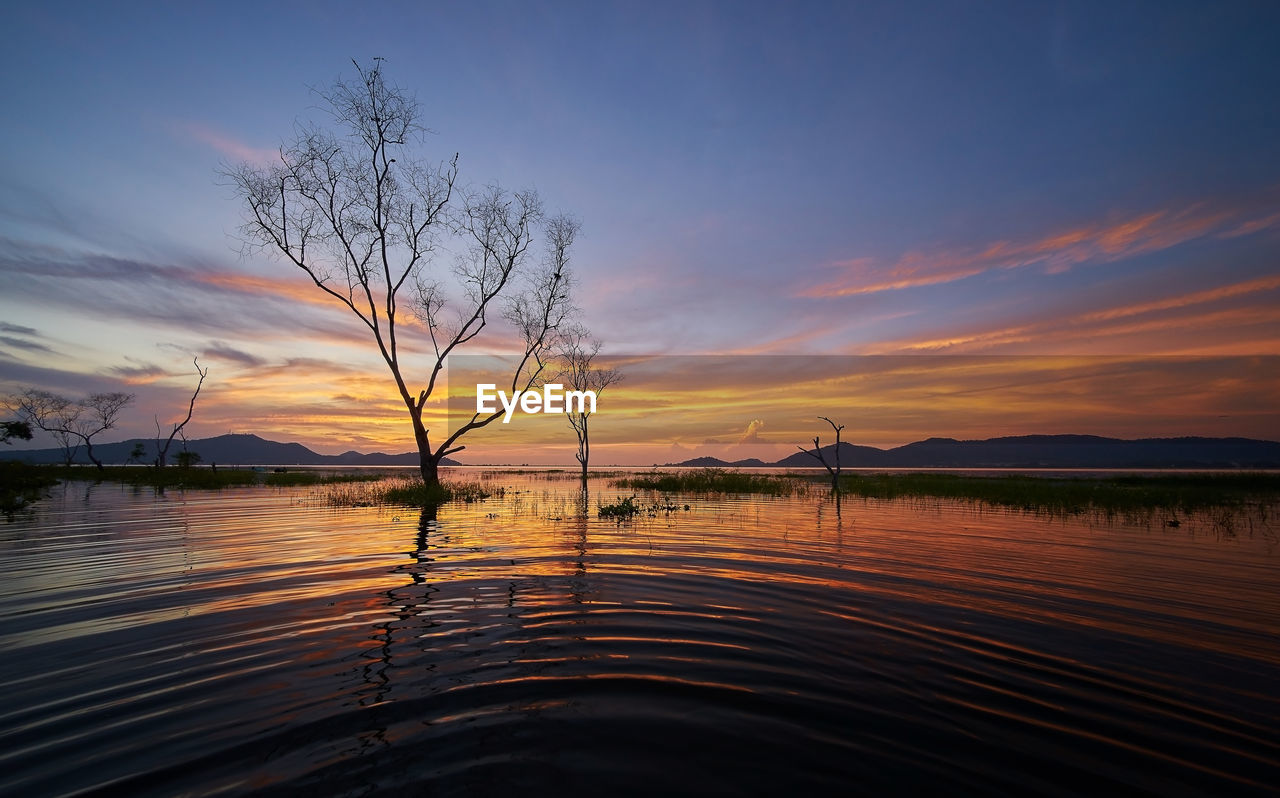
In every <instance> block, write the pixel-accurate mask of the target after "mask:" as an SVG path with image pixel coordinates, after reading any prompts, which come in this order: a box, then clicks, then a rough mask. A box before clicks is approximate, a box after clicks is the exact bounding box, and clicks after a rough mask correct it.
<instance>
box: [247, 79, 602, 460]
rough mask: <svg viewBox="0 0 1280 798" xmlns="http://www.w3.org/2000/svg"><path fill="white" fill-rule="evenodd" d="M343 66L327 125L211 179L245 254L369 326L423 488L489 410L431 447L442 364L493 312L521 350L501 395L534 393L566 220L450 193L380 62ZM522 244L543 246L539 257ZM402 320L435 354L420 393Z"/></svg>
mask: <svg viewBox="0 0 1280 798" xmlns="http://www.w3.org/2000/svg"><path fill="white" fill-rule="evenodd" d="M356 70H357V73H358V75H359V80H358V81H357V82H352V83H348V82H344V81H342V80H339V81H338V82H337V83H335V84H334V85H333V86H332V87H331V88H330V89H329V90H328V91H327V92H323V93H321V97H322V99H323V101H324V104H325V105H326V106H327V107H328V110H329V112H330V114H331V115H332V118H333V122H334V129H333V130H329V129H324V128H321V127H317V126H300V127H299V128H298V131H297V135H296V137H295V139H294V140H293V141H292V142H291V143H288V144H286V145H285V146H282V147H281V149H280V160H279V163H276V164H273V165H270V166H264V167H260V166H254V165H250V164H242V165H240V166H238V167H233V168H228V169H225V170H224V171H223V174H224V176H225V177H226V178H228V180H229V182H230V184H231V186H232V187H233V188H234V190H235V192H236V194H237V196H238V198H239V199H240V200H241V201H242V202H243V204H244V208H245V210H246V218H245V224H244V226H243V227H242V232H243V234H244V238H245V242H246V248H247V249H248V250H249V251H258V250H266V251H270V252H272V253H274V254H276V255H278V256H280V257H283V258H284V259H285V260H286V261H288V262H290V263H292V264H293V265H295V266H297V267H298V268H299V269H301V270H302V271H303V272H305V273H306V275H307V276H308V277H309V278H310V279H311V281H312V282H313V283H314V284H315V286H316V288H317V289H319V290H321V291H323V292H325V293H326V294H328V295H329V296H330V297H332V298H333V299H334V300H335V301H336V302H338V303H340V304H341V305H343V306H344V307H346V308H347V309H348V310H349V311H350V312H351V313H352V314H354V315H355V316H356V318H357V319H359V321H360V323H361V324H362V325H363V326H364V327H365V328H366V329H367V330H368V334H369V335H370V337H371V338H372V341H373V344H374V345H375V346H376V347H377V349H378V353H379V354H380V355H381V356H382V359H383V361H384V362H385V363H386V364H387V368H388V369H389V370H390V371H391V376H392V379H393V380H394V382H395V386H396V391H397V393H398V394H399V396H400V398H401V400H402V401H403V402H404V404H405V407H406V408H407V409H408V412H409V419H410V422H411V424H412V426H413V435H414V440H415V442H416V443H417V446H418V453H419V463H420V468H421V473H422V478H423V480H424V481H425V482H427V483H428V484H431V483H435V482H437V481H438V479H439V476H438V466H439V463H440V461H441V460H442V459H443V458H444V457H445V456H446V455H448V454H452V453H454V452H457V451H459V450H461V449H462V448H464V447H463V446H461V445H457V443H456V442H457V441H458V439H459V438H461V437H462V436H463V435H465V434H466V433H467V432H470V431H471V430H474V429H477V428H479V427H483V426H485V425H487V424H489V423H491V422H492V421H494V420H495V419H497V418H499V417H501V415H502V414H501V413H495V414H493V415H483V416H482V415H479V414H476V415H474V416H472V418H471V419H470V420H468V421H466V422H465V423H462V424H460V425H459V426H458V428H457V429H456V430H454V431H453V433H452V434H449V435H447V436H442V440H441V441H440V443H439V444H438V445H436V446H434V447H433V446H432V442H431V438H430V435H429V431H428V430H427V428H426V426H425V424H424V423H423V418H422V416H423V410H424V408H425V407H426V405H427V402H428V400H429V399H430V398H431V396H432V394H433V392H434V390H435V388H436V385H437V380H438V378H439V376H440V372H441V371H442V370H443V369H444V366H445V360H446V358H447V357H448V356H449V355H450V354H452V353H454V352H455V350H457V349H458V348H459V347H463V346H465V345H466V344H468V343H470V342H472V341H473V340H475V338H476V337H477V336H478V335H479V334H480V332H481V331H482V330H483V329H484V328H485V327H486V325H487V324H488V323H489V321H490V320H491V318H492V317H493V316H494V315H500V316H502V317H504V318H505V319H506V320H507V321H508V322H509V323H511V324H512V325H513V326H514V327H515V329H516V331H517V332H518V333H519V335H520V337H521V339H522V341H523V350H524V351H523V353H522V357H521V358H520V359H519V361H518V365H517V366H516V367H515V368H514V370H513V373H512V378H511V387H512V391H516V390H524V389H527V388H528V387H530V386H531V385H532V384H533V382H534V381H535V380H536V379H537V377H538V374H539V373H540V372H541V371H542V369H543V367H544V365H545V361H544V354H545V350H546V349H547V347H548V345H549V344H550V342H551V339H552V337H553V336H554V334H555V332H556V330H557V329H559V327H560V326H561V325H562V324H563V323H564V322H565V320H566V318H567V317H568V315H569V314H570V313H571V311H572V310H573V309H572V306H571V304H570V301H569V289H570V283H571V279H570V274H569V268H568V267H569V251H570V248H571V247H572V245H573V242H574V239H575V237H576V236H577V234H578V224H577V222H575V221H574V220H572V219H570V218H568V217H564V216H549V215H548V214H546V213H545V212H544V210H543V207H542V202H541V200H540V199H539V197H538V195H537V193H536V192H533V191H515V192H511V191H507V190H504V189H502V188H500V187H498V186H489V187H487V188H483V189H478V190H463V189H461V188H459V187H458V186H457V179H458V157H457V155H454V156H453V158H452V159H450V160H447V161H444V162H441V163H436V164H428V163H427V162H425V161H422V160H419V159H417V158H415V157H414V154H413V152H412V148H411V145H413V144H416V143H419V142H420V140H421V137H422V134H423V133H425V132H426V129H425V128H424V127H423V125H422V123H421V121H420V107H419V105H418V103H417V101H416V99H415V98H414V97H413V96H412V95H411V94H409V93H407V92H405V91H404V90H402V89H400V88H397V87H396V86H394V85H392V84H390V83H388V82H387V80H386V77H385V75H384V74H383V66H382V61H381V60H375V63H374V65H373V66H371V67H361V66H360V65H359V64H356ZM539 239H540V241H539ZM535 243H540V244H542V245H543V249H545V254H544V256H543V257H542V258H541V259H539V258H538V248H537V247H535ZM446 255H450V257H451V259H452V270H451V272H450V273H448V274H447V277H448V279H446V280H440V279H438V277H437V275H436V272H438V271H440V268H432V267H443V264H442V261H444V260H445V256H446ZM402 293H403V296H402ZM499 306H501V307H499ZM406 315H412V316H413V317H415V318H416V319H417V320H418V321H420V322H421V323H422V325H423V326H424V327H425V328H426V332H427V333H428V334H429V337H430V343H431V348H432V355H433V357H434V362H433V363H430V365H429V367H428V369H427V371H426V374H425V377H424V378H423V380H424V382H425V387H424V388H422V389H420V390H415V389H413V388H411V387H410V383H409V380H408V379H407V378H406V377H405V373H406V369H407V367H406V365H405V363H404V362H403V360H402V357H401V355H402V352H401V346H400V344H401V341H400V337H401V333H402V328H403V326H404V325H405V321H406V320H405V317H406ZM429 362H430V360H429Z"/></svg>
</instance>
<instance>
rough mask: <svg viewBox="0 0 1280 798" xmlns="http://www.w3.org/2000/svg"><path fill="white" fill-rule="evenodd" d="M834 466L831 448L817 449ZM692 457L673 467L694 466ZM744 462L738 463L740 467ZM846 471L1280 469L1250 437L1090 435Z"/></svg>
mask: <svg viewBox="0 0 1280 798" xmlns="http://www.w3.org/2000/svg"><path fill="white" fill-rule="evenodd" d="M822 453H823V456H825V457H826V459H827V462H828V463H833V464H834V463H835V445H834V444H832V445H828V446H824V447H822ZM703 460H713V461H715V462H714V463H713V464H714V465H721V466H724V465H739V464H740V463H725V462H724V461H722V460H716V459H715V458H698V459H697V460H686V461H685V462H683V463H676V465H679V466H690V467H692V466H696V465H699V464H701V461H703ZM745 462H746V461H742V463H745ZM769 465H772V466H777V467H785V468H804V467H808V468H813V467H819V468H820V467H821V465H822V464H821V463H819V462H818V460H817V459H816V458H814V457H813V456H812V455H810V454H807V453H805V452H796V453H795V454H793V455H790V456H788V457H784V458H783V459H781V460H779V461H777V462H776V463H771V464H769ZM840 465H841V466H843V467H846V468H1143V469H1150V468H1280V443H1277V442H1275V441H1261V440H1254V439H1252V438H1194V437H1191V438H1141V439H1138V440H1123V439H1120V438H1103V437H1099V436H1096V435H1020V436H1016V437H1006V438H989V439H986V440H970V441H960V440H956V439H954V438H929V439H928V440H923V441H916V442H914V443H908V444H906V445H905V446H898V447H896V448H893V449H878V448H876V447H874V446H855V445H854V444H851V443H845V442H842V443H841V444H840Z"/></svg>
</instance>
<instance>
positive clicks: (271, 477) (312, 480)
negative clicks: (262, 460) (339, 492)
mask: <svg viewBox="0 0 1280 798" xmlns="http://www.w3.org/2000/svg"><path fill="white" fill-rule="evenodd" d="M384 478H385V477H384V475H382V474H318V473H316V472H314V471H284V472H275V473H271V474H267V475H266V476H265V478H264V479H263V480H262V483H263V484H264V485H270V486H272V487H277V488H286V487H297V486H300V485H334V484H339V483H344V482H378V481H380V480H382V479H384Z"/></svg>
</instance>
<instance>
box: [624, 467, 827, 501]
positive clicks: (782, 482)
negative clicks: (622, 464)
mask: <svg viewBox="0 0 1280 798" xmlns="http://www.w3.org/2000/svg"><path fill="white" fill-rule="evenodd" d="M613 485H614V486H615V487H619V488H630V489H632V490H656V491H658V492H660V493H754V494H763V495H766V496H793V495H801V496H803V495H805V494H807V493H808V491H809V481H808V480H807V479H803V478H797V477H792V476H789V475H777V474H746V473H743V472H741V471H727V470H725V469H723V468H699V469H693V470H689V471H679V472H675V473H666V472H659V471H651V472H645V473H641V474H636V475H634V476H629V477H623V478H622V479H615V480H613Z"/></svg>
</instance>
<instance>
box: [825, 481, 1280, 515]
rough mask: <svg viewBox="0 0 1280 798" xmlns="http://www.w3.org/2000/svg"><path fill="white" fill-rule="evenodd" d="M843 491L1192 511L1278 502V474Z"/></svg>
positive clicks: (848, 487)
mask: <svg viewBox="0 0 1280 798" xmlns="http://www.w3.org/2000/svg"><path fill="white" fill-rule="evenodd" d="M840 492H841V493H843V494H845V495H847V496H862V497H865V498H873V499H896V498H899V497H934V498H951V499H967V500H971V501H980V502H985V503H987V504H991V505H995V506H1001V507H1016V508H1021V509H1024V510H1037V511H1047V512H1051V513H1066V514H1072V513H1082V512H1086V511H1090V510H1101V511H1104V512H1130V511H1135V510H1154V509H1164V510H1182V511H1186V512H1190V511H1193V510H1199V509H1205V508H1210V507H1224V506H1233V505H1243V504H1250V503H1257V502H1267V501H1280V474H1267V473H1260V472H1243V473H1237V474H1155V475H1138V474H1128V475H1121V476H1108V477H1093V476H1083V477H1048V476H1027V475H1022V474H1014V475H1006V476H973V475H964V474H936V473H911V474H857V475H845V476H844V477H842V478H841V480H840Z"/></svg>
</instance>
